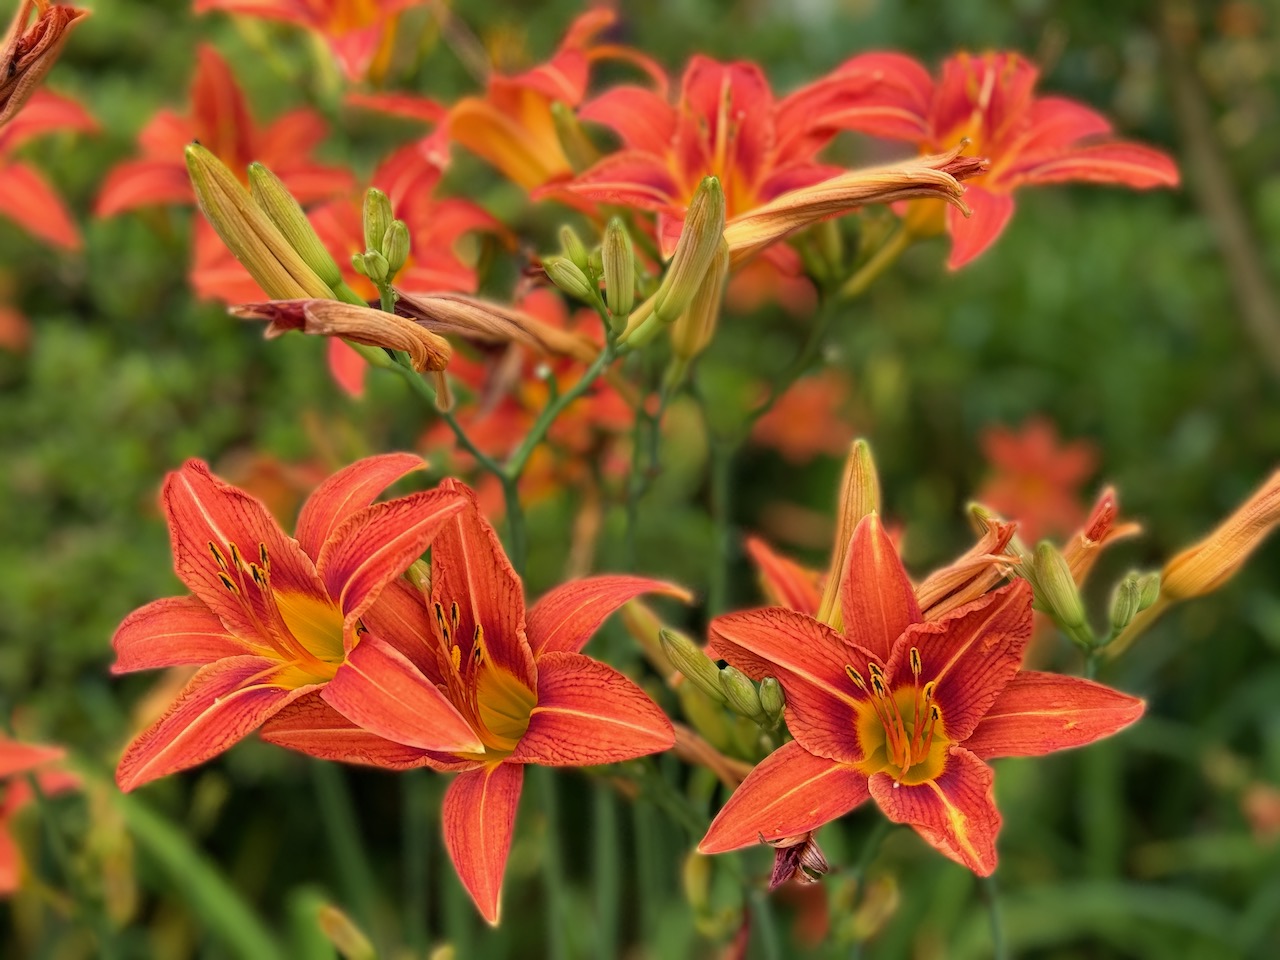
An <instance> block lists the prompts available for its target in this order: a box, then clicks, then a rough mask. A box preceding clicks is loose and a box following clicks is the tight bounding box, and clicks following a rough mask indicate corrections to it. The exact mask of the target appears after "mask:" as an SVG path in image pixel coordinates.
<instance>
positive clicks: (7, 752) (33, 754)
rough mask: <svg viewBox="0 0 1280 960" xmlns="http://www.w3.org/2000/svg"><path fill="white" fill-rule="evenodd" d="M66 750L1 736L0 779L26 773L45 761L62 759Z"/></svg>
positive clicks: (50, 761)
mask: <svg viewBox="0 0 1280 960" xmlns="http://www.w3.org/2000/svg"><path fill="white" fill-rule="evenodd" d="M64 756H66V751H65V750H63V749H62V748H61V747H46V746H44V745H42V744H38V743H20V742H19V741H17V740H10V739H9V738H8V737H5V736H0V780H3V779H4V778H5V777H11V776H13V775H14V774H15V773H26V772H27V771H28V770H34V769H35V768H36V767H38V766H40V765H41V764H45V763H52V762H53V761H55V760H61V759H62V758H63V757H64Z"/></svg>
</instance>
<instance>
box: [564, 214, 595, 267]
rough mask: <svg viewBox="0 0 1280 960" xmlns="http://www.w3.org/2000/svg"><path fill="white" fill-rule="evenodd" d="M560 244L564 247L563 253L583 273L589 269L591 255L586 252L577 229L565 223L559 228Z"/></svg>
mask: <svg viewBox="0 0 1280 960" xmlns="http://www.w3.org/2000/svg"><path fill="white" fill-rule="evenodd" d="M560 246H561V247H562V248H563V249H564V255H565V256H566V257H568V258H569V260H570V261H572V263H573V265H574V266H575V267H577V268H578V269H579V270H581V271H582V272H583V273H586V272H587V271H588V270H590V269H591V255H590V254H588V253H587V248H586V246H585V245H584V244H583V242H582V238H581V237H579V236H578V231H576V230H574V229H573V227H571V226H569V225H568V224H567V223H566V224H565V225H564V226H563V227H561V228H560Z"/></svg>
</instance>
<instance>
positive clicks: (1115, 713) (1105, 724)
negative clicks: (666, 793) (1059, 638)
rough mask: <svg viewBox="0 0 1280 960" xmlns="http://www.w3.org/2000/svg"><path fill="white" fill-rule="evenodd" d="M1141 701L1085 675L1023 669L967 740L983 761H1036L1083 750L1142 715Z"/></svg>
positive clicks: (970, 748)
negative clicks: (1080, 748) (1077, 749)
mask: <svg viewBox="0 0 1280 960" xmlns="http://www.w3.org/2000/svg"><path fill="white" fill-rule="evenodd" d="M1144 707H1145V704H1144V703H1143V702H1142V701H1141V700H1139V699H1138V698H1137V697H1131V696H1129V695H1128V694H1125V693H1121V692H1120V691H1119V690H1112V689H1111V688H1110V687H1106V686H1103V685H1102V684H1100V683H1094V682H1093V681H1092V680H1085V679H1083V678H1082V677H1064V676H1060V675H1059V674H1056V673H1038V672H1035V671H1032V670H1024V671H1022V672H1021V673H1019V674H1018V675H1017V676H1015V677H1014V678H1013V680H1011V681H1010V682H1009V685H1008V686H1007V687H1005V688H1004V690H1003V692H1002V693H1001V694H1000V696H999V697H997V698H996V702H995V703H994V704H992V706H991V709H990V710H988V711H987V713H986V715H985V716H984V717H983V718H982V721H981V722H980V723H979V724H978V726H977V728H975V729H974V731H973V733H972V734H971V735H970V736H969V739H968V740H966V741H965V742H964V746H965V748H966V749H968V750H971V751H973V753H974V754H976V755H977V756H979V757H982V758H983V759H988V758H991V757H1038V756H1040V755H1041V754H1045V753H1053V752H1054V751H1055V750H1066V749H1069V748H1070V747H1081V746H1084V745H1085V744H1086V743H1093V741H1095V740H1100V739H1102V738H1103V737H1109V736H1111V734H1113V733H1115V732H1116V731H1118V730H1123V729H1124V728H1125V727H1127V726H1129V724H1131V723H1133V722H1134V721H1135V720H1137V719H1138V718H1139V717H1140V716H1142V711H1143V709H1144Z"/></svg>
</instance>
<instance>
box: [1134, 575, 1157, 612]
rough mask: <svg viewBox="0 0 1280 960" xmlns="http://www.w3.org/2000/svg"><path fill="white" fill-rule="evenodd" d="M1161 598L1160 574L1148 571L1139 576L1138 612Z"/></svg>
mask: <svg viewBox="0 0 1280 960" xmlns="http://www.w3.org/2000/svg"><path fill="white" fill-rule="evenodd" d="M1159 599H1160V574H1159V573H1146V574H1143V575H1142V576H1140V577H1138V612H1139V613H1141V612H1142V611H1143V610H1145V609H1147V607H1149V606H1151V605H1152V604H1153V603H1155V602H1156V601H1157V600H1159Z"/></svg>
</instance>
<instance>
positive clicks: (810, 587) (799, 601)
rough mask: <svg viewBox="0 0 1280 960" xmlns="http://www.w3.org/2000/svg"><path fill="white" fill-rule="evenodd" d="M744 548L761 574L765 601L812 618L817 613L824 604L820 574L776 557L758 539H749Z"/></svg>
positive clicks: (768, 547) (766, 545)
mask: <svg viewBox="0 0 1280 960" xmlns="http://www.w3.org/2000/svg"><path fill="white" fill-rule="evenodd" d="M745 548H746V551H747V556H749V557H750V558H751V561H752V562H753V563H754V564H755V565H756V568H757V569H758V570H759V571H760V586H761V589H762V590H763V591H764V596H765V599H766V600H768V601H769V602H770V603H772V604H776V605H777V606H780V607H786V608H787V609H788V610H796V611H798V612H799V613H804V614H807V615H809V616H811V617H812V616H814V615H815V614H816V613H817V612H818V605H819V604H820V603H822V591H821V590H820V589H819V586H818V581H819V580H820V579H821V576H822V575H821V574H819V573H818V572H817V571H815V570H807V569H805V568H804V567H802V566H800V564H798V563H796V562H795V561H794V560H788V559H787V558H786V557H784V556H782V554H780V553H775V552H774V550H773V548H772V547H770V546H769V545H768V544H767V543H765V542H764V541H763V540H761V539H760V538H759V537H747V540H746V544H745Z"/></svg>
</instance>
